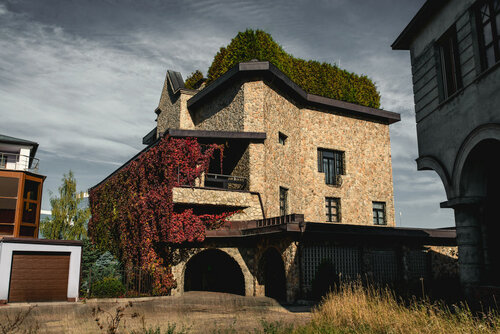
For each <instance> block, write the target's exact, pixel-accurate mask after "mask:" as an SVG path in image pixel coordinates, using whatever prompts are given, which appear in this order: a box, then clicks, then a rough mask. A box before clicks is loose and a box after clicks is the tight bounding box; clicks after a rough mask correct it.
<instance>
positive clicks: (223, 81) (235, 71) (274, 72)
mask: <svg viewBox="0 0 500 334" xmlns="http://www.w3.org/2000/svg"><path fill="white" fill-rule="evenodd" d="M255 76H264V77H270V78H271V79H272V81H273V84H277V85H279V86H281V87H282V88H284V89H285V90H287V91H289V92H291V93H292V94H293V95H295V96H296V97H298V99H299V100H300V101H301V102H303V103H304V104H305V105H308V106H315V107H320V108H327V109H333V110H335V111H338V112H341V113H344V114H347V115H354V116H362V117H366V118H371V119H377V120H382V121H386V122H388V123H389V124H392V123H395V122H398V121H400V120H401V116H400V114H398V113H395V112H391V111H386V110H382V109H376V108H370V107H365V106H361V105H359V104H354V103H349V102H344V101H339V100H335V99H331V98H328V97H324V96H319V95H314V94H309V93H307V92H306V91H304V90H303V89H302V88H300V87H299V86H298V85H297V84H296V83H294V82H293V81H292V80H291V79H290V78H288V77H287V76H286V75H285V74H284V73H283V72H281V71H280V70H279V69H278V68H277V67H276V66H274V65H273V64H271V63H270V62H268V61H251V62H247V63H239V64H238V65H236V66H234V67H233V68H231V69H230V70H228V71H227V72H226V73H225V74H224V75H222V76H221V77H219V78H218V79H217V80H215V81H214V82H213V83H212V84H210V85H209V86H207V87H205V88H204V89H203V90H201V91H200V92H199V93H197V94H196V95H195V96H193V97H192V98H190V99H189V100H188V101H187V106H188V108H194V107H197V106H199V105H201V104H202V103H203V102H205V100H206V99H209V98H210V97H212V96H214V95H215V93H216V92H218V91H219V90H221V89H223V87H225V86H226V85H227V84H229V83H230V82H232V81H233V80H235V79H238V78H242V77H246V78H248V77H250V78H253V77H255Z"/></svg>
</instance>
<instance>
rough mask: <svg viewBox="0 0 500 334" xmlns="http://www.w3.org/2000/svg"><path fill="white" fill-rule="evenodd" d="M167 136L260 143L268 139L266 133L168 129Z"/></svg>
mask: <svg viewBox="0 0 500 334" xmlns="http://www.w3.org/2000/svg"><path fill="white" fill-rule="evenodd" d="M165 134H168V135H170V136H171V137H194V138H214V139H215V138H222V139H246V140H258V141H261V140H265V139H266V133H265V132H243V131H241V132H240V131H206V130H181V129H168V130H167V131H165Z"/></svg>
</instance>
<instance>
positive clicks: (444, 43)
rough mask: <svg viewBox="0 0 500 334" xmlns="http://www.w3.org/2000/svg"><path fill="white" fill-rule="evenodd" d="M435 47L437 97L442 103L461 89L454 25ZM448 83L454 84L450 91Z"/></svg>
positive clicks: (460, 73)
mask: <svg viewBox="0 0 500 334" xmlns="http://www.w3.org/2000/svg"><path fill="white" fill-rule="evenodd" d="M435 47H436V54H437V57H438V58H437V62H436V65H437V67H438V78H439V79H438V81H439V97H440V101H444V100H446V99H448V98H449V97H451V96H453V95H454V94H455V93H456V92H458V91H459V90H460V89H462V88H463V85H462V72H461V68H460V56H459V53H458V40H457V30H456V26H455V24H453V25H452V26H451V27H450V28H449V29H448V30H447V31H446V32H445V33H444V34H443V35H442V36H441V37H440V38H439V39H438V40H437V42H436V44H435ZM449 75H451V77H449ZM450 81H451V82H452V83H453V84H454V88H453V89H450V86H449V84H450Z"/></svg>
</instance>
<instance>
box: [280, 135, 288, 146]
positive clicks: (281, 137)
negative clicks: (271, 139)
mask: <svg viewBox="0 0 500 334" xmlns="http://www.w3.org/2000/svg"><path fill="white" fill-rule="evenodd" d="M287 138H288V136H287V135H285V134H284V133H282V132H278V142H279V143H280V144H281V145H285V143H286V139H287Z"/></svg>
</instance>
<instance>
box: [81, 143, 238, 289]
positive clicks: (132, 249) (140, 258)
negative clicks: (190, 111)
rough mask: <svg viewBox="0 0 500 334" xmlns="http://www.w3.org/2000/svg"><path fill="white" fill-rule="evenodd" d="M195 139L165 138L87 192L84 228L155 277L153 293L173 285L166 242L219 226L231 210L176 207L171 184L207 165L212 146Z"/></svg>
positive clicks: (191, 238)
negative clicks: (203, 211)
mask: <svg viewBox="0 0 500 334" xmlns="http://www.w3.org/2000/svg"><path fill="white" fill-rule="evenodd" d="M216 150H218V151H219V152H220V157H221V164H222V155H223V147H222V146H219V145H215V144H212V145H207V146H203V147H202V146H201V145H200V144H199V143H198V142H197V140H196V139H192V138H187V139H176V138H171V137H164V138H162V139H161V140H160V142H159V143H158V144H157V145H155V146H154V147H152V148H151V149H149V150H148V151H147V152H145V153H143V154H142V155H140V156H139V157H138V158H137V159H136V160H134V161H132V162H130V163H129V164H128V165H127V166H125V167H124V168H122V169H121V170H120V171H119V172H117V173H116V174H115V175H113V176H112V177H111V178H109V179H108V180H106V181H105V182H104V183H102V184H100V185H99V186H97V187H95V188H93V189H92V190H91V191H90V193H89V204H90V210H91V213H92V217H91V219H90V221H89V225H88V233H89V236H90V238H91V240H92V242H93V243H95V244H96V245H97V246H98V247H99V248H101V249H106V250H109V251H111V252H112V253H114V254H115V255H116V256H117V257H118V258H119V259H121V261H122V263H123V264H124V266H125V268H138V267H139V268H141V269H142V270H145V271H147V272H150V273H151V274H152V275H153V277H154V286H155V292H156V293H157V294H168V293H169V292H170V290H171V289H172V288H173V287H175V280H174V279H173V276H172V273H171V270H170V265H171V264H170V263H167V262H168V260H167V261H166V260H165V259H166V258H168V256H167V255H168V254H167V253H168V249H169V248H168V245H169V244H170V245H171V244H179V243H183V242H199V241H203V240H204V239H205V229H206V228H208V229H213V228H217V227H219V226H221V225H222V224H223V223H224V222H225V221H226V218H227V217H229V216H230V215H231V214H232V213H229V212H227V213H223V214H220V215H208V214H207V215H196V214H194V213H193V211H192V210H191V209H188V210H185V211H183V212H181V213H177V212H174V210H173V209H174V205H173V200H172V189H173V188H174V187H177V186H179V185H193V184H194V183H195V180H196V179H197V178H198V177H199V176H200V175H201V174H202V173H203V172H206V171H207V170H208V165H209V162H210V159H211V158H212V157H213V155H214V153H215V151H216Z"/></svg>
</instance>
